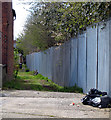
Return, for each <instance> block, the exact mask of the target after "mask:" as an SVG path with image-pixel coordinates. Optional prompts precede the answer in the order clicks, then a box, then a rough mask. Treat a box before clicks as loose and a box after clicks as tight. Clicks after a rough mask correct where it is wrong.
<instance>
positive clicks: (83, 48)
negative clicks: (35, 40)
mask: <svg viewBox="0 0 111 120" xmlns="http://www.w3.org/2000/svg"><path fill="white" fill-rule="evenodd" d="M110 23H111V21H110ZM110 23H108V22H107V26H106V27H105V28H104V29H103V30H102V29H101V26H99V29H98V30H99V31H98V33H97V28H88V29H87V31H86V33H84V34H82V35H79V36H78V38H77V39H72V40H70V41H68V42H66V43H64V44H63V45H61V46H59V47H51V48H49V49H48V50H46V51H45V52H46V53H44V52H39V53H33V54H30V55H27V57H26V62H27V67H28V68H29V69H30V70H36V69H37V70H38V72H39V73H40V74H42V75H44V76H45V77H49V78H50V79H52V80H53V81H54V82H55V83H57V84H59V85H62V86H74V84H75V83H76V84H77V85H78V86H80V87H82V88H83V91H84V93H86V92H87V91H88V90H89V89H90V88H96V75H97V73H98V89H100V90H102V91H104V90H105V91H107V92H109V91H111V82H110V79H109V65H110V64H109V60H110V61H111V52H110V51H111V34H110V31H111V24H110ZM109 34H110V36H109ZM97 35H98V36H97ZM86 36H87V37H86ZM97 39H98V72H97ZM109 43H110V44H109ZM109 52H110V53H109ZM109 54H110V59H109ZM110 71H111V65H110ZM110 78H111V76H110Z"/></svg>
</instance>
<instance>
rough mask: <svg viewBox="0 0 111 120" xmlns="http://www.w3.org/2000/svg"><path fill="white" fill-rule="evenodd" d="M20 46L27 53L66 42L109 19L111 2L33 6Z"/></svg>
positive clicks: (47, 3)
mask: <svg viewBox="0 0 111 120" xmlns="http://www.w3.org/2000/svg"><path fill="white" fill-rule="evenodd" d="M30 11H31V15H30V16H29V18H28V20H27V22H26V24H25V28H24V33H23V34H21V35H20V37H19V38H18V40H19V41H20V44H19V47H20V48H21V49H23V51H24V53H25V54H28V53H31V52H35V51H40V50H45V49H47V48H48V47H51V46H54V45H58V43H64V42H65V41H67V40H69V39H70V38H71V37H76V36H77V35H78V33H81V32H82V31H84V30H86V27H87V26H89V25H92V26H93V25H94V23H98V22H100V21H103V22H104V21H105V20H106V19H108V17H109V15H110V13H111V2H40V3H39V2H37V3H32V7H31V8H30Z"/></svg>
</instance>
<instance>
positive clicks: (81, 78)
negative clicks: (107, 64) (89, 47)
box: [78, 34, 87, 93]
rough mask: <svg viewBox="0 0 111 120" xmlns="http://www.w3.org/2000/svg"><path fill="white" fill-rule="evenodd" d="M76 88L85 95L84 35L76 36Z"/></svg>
mask: <svg viewBox="0 0 111 120" xmlns="http://www.w3.org/2000/svg"><path fill="white" fill-rule="evenodd" d="M78 86H79V87H82V88H83V91H84V93H86V91H87V89H86V34H82V35H79V36H78Z"/></svg>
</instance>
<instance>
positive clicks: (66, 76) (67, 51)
mask: <svg viewBox="0 0 111 120" xmlns="http://www.w3.org/2000/svg"><path fill="white" fill-rule="evenodd" d="M70 58H71V56H70V41H68V42H66V43H65V60H64V62H65V64H64V67H65V69H64V86H69V85H70V66H71V59H70Z"/></svg>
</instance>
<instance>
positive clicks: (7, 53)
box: [2, 2, 14, 80]
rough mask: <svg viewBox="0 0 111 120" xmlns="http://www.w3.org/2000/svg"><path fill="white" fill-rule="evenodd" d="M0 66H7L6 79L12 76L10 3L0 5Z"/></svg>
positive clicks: (12, 54) (11, 18)
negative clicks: (0, 26) (0, 42)
mask: <svg viewBox="0 0 111 120" xmlns="http://www.w3.org/2000/svg"><path fill="white" fill-rule="evenodd" d="M2 33H3V34H2V64H6V66H7V76H8V77H7V78H8V80H10V79H12V76H13V61H14V58H13V56H14V52H13V14H12V3H11V2H3V3H2Z"/></svg>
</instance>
